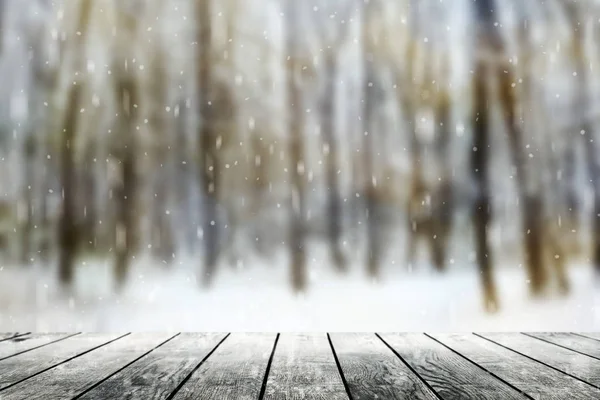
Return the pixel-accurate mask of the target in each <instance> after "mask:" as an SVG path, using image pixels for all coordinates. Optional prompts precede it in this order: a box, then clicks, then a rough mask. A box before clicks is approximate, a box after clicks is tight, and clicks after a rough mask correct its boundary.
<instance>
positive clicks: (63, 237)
mask: <svg viewBox="0 0 600 400" xmlns="http://www.w3.org/2000/svg"><path fill="white" fill-rule="evenodd" d="M93 5H94V2H93V1H92V0H82V1H81V2H80V3H79V7H80V8H79V14H78V20H77V30H76V32H77V34H73V35H72V40H73V52H74V54H75V64H74V68H73V72H78V73H80V74H83V71H84V63H83V61H84V57H83V54H84V50H85V41H86V39H87V32H88V28H89V26H90V19H91V14H92V8H93ZM80 79H81V78H80ZM83 88H84V83H83V82H82V81H81V80H77V81H76V82H75V83H74V84H73V85H71V86H69V91H68V94H67V103H66V107H67V114H66V116H65V118H64V121H63V124H62V129H61V140H60V143H61V161H60V181H61V184H62V194H63V201H62V203H61V209H60V219H59V224H58V246H59V249H58V251H59V261H58V267H59V270H58V271H59V279H60V282H61V283H62V284H65V285H68V284H70V283H71V282H72V280H73V268H74V263H75V257H76V254H77V248H78V243H79V237H78V229H77V223H76V221H77V216H76V215H75V210H76V204H77V200H76V186H75V181H76V176H75V154H74V153H75V139H76V135H77V130H78V127H79V122H80V121H79V118H80V112H79V105H80V103H81V100H82V95H83Z"/></svg>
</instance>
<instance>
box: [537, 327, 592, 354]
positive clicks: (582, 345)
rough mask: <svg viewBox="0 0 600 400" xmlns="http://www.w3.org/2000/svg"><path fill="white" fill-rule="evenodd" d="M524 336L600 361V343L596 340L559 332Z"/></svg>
mask: <svg viewBox="0 0 600 400" xmlns="http://www.w3.org/2000/svg"><path fill="white" fill-rule="evenodd" d="M526 335H528V336H531V337H535V338H538V339H540V340H545V341H547V342H550V343H554V344H556V345H558V346H563V347H566V348H568V349H571V350H574V351H577V352H579V353H582V354H585V355H588V356H590V357H595V358H598V359H600V342H599V341H598V340H594V339H590V338H586V337H583V336H578V335H574V334H572V333H560V332H544V333H527V334H526Z"/></svg>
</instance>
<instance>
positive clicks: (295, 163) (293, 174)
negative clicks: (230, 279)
mask: <svg viewBox="0 0 600 400" xmlns="http://www.w3.org/2000/svg"><path fill="white" fill-rule="evenodd" d="M294 3H295V0H286V4H287V7H286V22H287V32H286V34H287V38H286V39H287V55H289V57H288V56H287V55H286V64H287V78H286V79H287V98H288V101H287V104H288V106H289V113H288V119H289V125H288V129H289V135H290V137H289V153H290V154H289V156H290V183H291V199H290V205H289V211H290V221H289V223H290V227H289V229H290V231H289V239H288V240H289V249H290V259H291V272H292V288H293V290H294V291H295V292H303V291H305V290H306V286H307V273H306V226H305V220H304V219H305V215H306V204H305V201H306V198H305V192H306V181H305V174H304V172H305V171H304V169H305V165H304V142H303V134H304V112H303V109H302V92H301V88H300V87H299V82H298V80H300V74H301V71H300V67H301V66H300V65H299V63H298V61H297V60H296V57H297V50H298V49H297V42H296V37H297V35H299V34H300V32H299V30H298V26H297V18H298V16H297V15H296V13H295V12H294V11H295V10H294V8H295V7H294V5H293V4H294Z"/></svg>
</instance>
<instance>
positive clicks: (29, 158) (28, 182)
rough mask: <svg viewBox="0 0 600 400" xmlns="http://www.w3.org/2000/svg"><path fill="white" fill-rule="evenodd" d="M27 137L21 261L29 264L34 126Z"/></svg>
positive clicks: (33, 180)
mask: <svg viewBox="0 0 600 400" xmlns="http://www.w3.org/2000/svg"><path fill="white" fill-rule="evenodd" d="M27 129H28V132H27V137H26V138H25V141H24V143H23V146H24V149H23V150H24V151H23V153H24V155H25V165H24V169H25V171H24V173H25V176H24V182H23V194H22V200H21V201H22V203H21V204H20V206H21V207H23V209H24V210H23V211H24V212H23V214H22V215H19V217H20V218H22V220H21V221H20V222H21V224H20V225H21V257H20V259H21V263H22V264H23V265H29V264H30V263H31V256H32V254H31V252H32V240H33V238H32V228H33V195H34V190H35V172H36V171H35V158H36V154H37V143H36V137H35V132H34V131H33V127H30V128H27Z"/></svg>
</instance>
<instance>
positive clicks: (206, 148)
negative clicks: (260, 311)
mask: <svg viewBox="0 0 600 400" xmlns="http://www.w3.org/2000/svg"><path fill="white" fill-rule="evenodd" d="M211 10H212V5H211V0H197V7H196V12H197V21H198V25H199V30H198V44H199V46H200V50H199V58H198V67H197V68H198V94H197V95H198V96H199V98H200V101H199V103H200V104H199V115H200V118H201V127H200V129H199V131H198V136H199V137H198V143H199V145H200V149H199V151H200V157H199V158H200V159H199V163H198V166H199V168H200V171H199V177H200V187H201V192H202V199H203V202H204V203H203V205H202V220H203V221H202V232H203V240H204V260H203V264H204V265H203V272H202V277H203V282H204V284H205V285H206V286H208V285H210V284H211V282H212V280H213V279H214V275H215V272H216V268H217V262H218V258H219V247H220V246H219V242H220V240H219V239H220V234H221V221H220V219H219V215H218V195H219V183H220V182H219V177H220V171H219V167H220V165H219V159H218V151H217V145H216V140H217V138H216V135H215V132H214V121H215V116H214V107H213V106H212V101H213V94H214V93H213V90H212V81H213V60H212V57H211V54H212V51H211V49H212V21H211V17H212V11H211Z"/></svg>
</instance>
